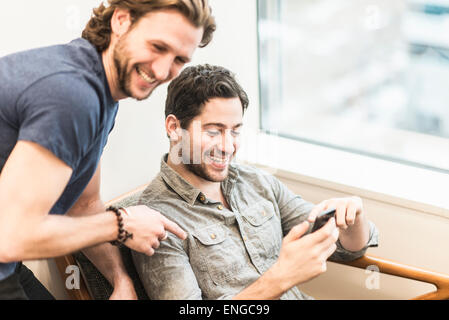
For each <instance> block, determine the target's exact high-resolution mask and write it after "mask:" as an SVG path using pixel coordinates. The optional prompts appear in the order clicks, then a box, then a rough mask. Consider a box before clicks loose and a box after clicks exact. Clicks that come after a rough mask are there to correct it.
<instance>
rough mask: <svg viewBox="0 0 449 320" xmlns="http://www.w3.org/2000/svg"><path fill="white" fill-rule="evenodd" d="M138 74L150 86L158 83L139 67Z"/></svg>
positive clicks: (137, 68)
mask: <svg viewBox="0 0 449 320" xmlns="http://www.w3.org/2000/svg"><path fill="white" fill-rule="evenodd" d="M136 70H137V73H138V74H139V75H140V76H141V77H142V79H143V80H145V82H147V83H149V84H153V83H155V82H156V79H154V78H152V77H151V76H150V75H148V74H147V73H146V72H145V71H143V70H142V69H140V68H139V67H136Z"/></svg>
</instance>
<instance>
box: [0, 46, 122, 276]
mask: <svg viewBox="0 0 449 320" xmlns="http://www.w3.org/2000/svg"><path fill="white" fill-rule="evenodd" d="M117 110H118V103H117V102H115V101H114V99H113V98H112V96H111V92H110V90H109V85H108V82H107V79H106V74H105V71H104V67H103V63H102V58H101V54H100V53H98V52H97V51H96V49H95V47H94V46H92V45H91V44H90V43H89V42H88V41H87V40H84V39H76V40H74V41H72V42H70V43H68V44H65V45H57V46H51V47H46V48H39V49H34V50H29V51H24V52H19V53H15V54H12V55H8V56H5V57H2V58H0V172H1V171H2V169H3V166H4V164H5V162H6V160H7V159H8V156H9V155H10V153H11V151H12V149H13V148H14V146H15V144H16V143H17V141H18V140H26V141H32V142H35V143H38V144H40V145H41V146H43V147H45V148H46V149H48V150H50V151H51V152H52V153H53V154H54V155H55V156H56V157H58V158H59V159H61V160H62V161H64V162H65V163H66V164H67V165H68V166H70V167H71V168H72V169H73V173H72V176H71V178H70V181H69V183H68V184H67V186H66V188H65V190H64V192H63V193H62V195H61V197H60V198H59V199H58V200H57V202H56V203H55V204H54V206H53V208H52V209H51V211H50V213H51V214H64V213H66V212H67V211H68V210H69V209H70V208H71V207H72V205H73V204H74V203H75V202H76V200H77V199H78V198H79V196H80V195H81V193H82V192H83V190H84V188H85V187H86V186H87V184H88V183H89V181H90V179H91V178H92V176H93V174H94V173H95V170H96V168H97V165H98V163H99V160H100V156H101V154H102V152H103V148H104V146H105V145H106V142H107V138H108V134H109V132H110V131H111V130H112V128H113V126H114V121H115V116H116V114H117ZM13 268H14V264H2V263H0V279H4V278H5V277H6V276H8V275H10V274H11V273H12V270H13Z"/></svg>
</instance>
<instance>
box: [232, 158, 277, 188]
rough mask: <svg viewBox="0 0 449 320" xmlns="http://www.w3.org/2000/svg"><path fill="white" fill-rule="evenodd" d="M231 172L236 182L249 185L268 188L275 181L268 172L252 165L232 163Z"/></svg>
mask: <svg viewBox="0 0 449 320" xmlns="http://www.w3.org/2000/svg"><path fill="white" fill-rule="evenodd" d="M231 171H233V172H234V173H235V174H236V176H237V181H239V182H245V183H248V184H251V185H256V186H260V185H264V186H268V185H269V184H271V183H273V182H274V181H275V180H276V178H275V177H274V176H273V175H272V174H271V173H270V172H268V171H266V170H264V169H261V168H258V167H255V166H252V165H247V164H240V163H233V164H232V165H231Z"/></svg>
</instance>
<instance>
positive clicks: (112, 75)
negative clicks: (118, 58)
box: [102, 45, 126, 101]
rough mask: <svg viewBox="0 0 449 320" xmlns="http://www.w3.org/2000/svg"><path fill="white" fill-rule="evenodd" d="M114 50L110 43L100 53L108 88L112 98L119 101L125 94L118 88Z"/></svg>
mask: <svg viewBox="0 0 449 320" xmlns="http://www.w3.org/2000/svg"><path fill="white" fill-rule="evenodd" d="M113 53H114V50H113V49H112V46H111V45H110V46H109V47H108V48H107V49H106V50H105V51H103V53H102V58H103V67H104V70H105V73H106V79H107V80H108V84H109V89H110V90H111V95H112V98H113V99H114V100H115V101H119V100H122V99H125V98H126V96H125V95H124V94H123V92H122V91H121V90H120V89H119V85H118V79H117V77H118V76H117V68H116V67H115V64H114V54H113Z"/></svg>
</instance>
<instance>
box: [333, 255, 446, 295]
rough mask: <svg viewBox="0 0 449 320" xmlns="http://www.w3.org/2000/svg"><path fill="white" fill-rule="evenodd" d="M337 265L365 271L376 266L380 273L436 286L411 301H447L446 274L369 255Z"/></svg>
mask: <svg viewBox="0 0 449 320" xmlns="http://www.w3.org/2000/svg"><path fill="white" fill-rule="evenodd" d="M337 263H339V264H343V265H348V266H352V267H356V268H361V269H366V268H368V267H369V266H376V267H377V268H378V269H379V272H380V273H384V274H389V275H393V276H397V277H402V278H407V279H412V280H417V281H421V282H426V283H431V284H433V285H435V286H436V288H437V290H436V291H433V292H430V293H426V294H424V295H421V296H418V297H415V298H413V299H412V300H445V299H449V275H446V274H442V273H437V272H432V271H428V270H424V269H420V268H416V267H412V266H408V265H405V264H401V263H398V262H395V261H390V260H387V259H383V258H379V257H375V256H371V255H365V256H363V257H361V258H359V259H357V260H354V261H349V262H337Z"/></svg>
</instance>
